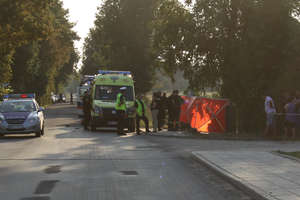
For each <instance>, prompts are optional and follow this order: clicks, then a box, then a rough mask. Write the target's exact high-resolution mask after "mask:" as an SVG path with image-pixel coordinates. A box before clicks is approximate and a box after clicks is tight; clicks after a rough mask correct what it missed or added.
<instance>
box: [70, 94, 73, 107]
mask: <svg viewBox="0 0 300 200" xmlns="http://www.w3.org/2000/svg"><path fill="white" fill-rule="evenodd" d="M70 104H73V93H72V92H71V94H70Z"/></svg>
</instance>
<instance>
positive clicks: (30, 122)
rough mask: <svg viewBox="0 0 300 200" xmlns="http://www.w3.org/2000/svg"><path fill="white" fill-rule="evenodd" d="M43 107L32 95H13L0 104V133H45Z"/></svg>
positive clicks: (38, 134)
mask: <svg viewBox="0 0 300 200" xmlns="http://www.w3.org/2000/svg"><path fill="white" fill-rule="evenodd" d="M43 111H44V108H43V107H39V105H38V103H37V102H36V100H35V99H34V96H32V95H14V96H13V97H12V98H11V97H8V98H7V99H6V100H4V101H3V102H2V103H1V104H0V135H2V136H3V135H8V134H30V133H35V135H36V137H41V136H42V135H44V133H45V129H44V126H45V118H44V113H43Z"/></svg>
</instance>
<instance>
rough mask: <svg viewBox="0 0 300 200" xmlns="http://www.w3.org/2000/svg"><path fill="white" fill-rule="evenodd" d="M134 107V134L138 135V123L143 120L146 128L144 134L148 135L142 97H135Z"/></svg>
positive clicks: (147, 123)
mask: <svg viewBox="0 0 300 200" xmlns="http://www.w3.org/2000/svg"><path fill="white" fill-rule="evenodd" d="M135 107H136V134H138V135H140V132H141V130H140V121H141V120H143V121H144V124H145V126H146V133H150V130H149V120H148V118H147V117H146V104H145V103H144V101H143V100H142V95H139V96H137V99H136V100H135Z"/></svg>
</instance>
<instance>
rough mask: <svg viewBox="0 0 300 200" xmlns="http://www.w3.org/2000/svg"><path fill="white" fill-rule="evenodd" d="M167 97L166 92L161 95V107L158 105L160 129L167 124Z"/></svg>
mask: <svg viewBox="0 0 300 200" xmlns="http://www.w3.org/2000/svg"><path fill="white" fill-rule="evenodd" d="M167 100H168V99H167V97H166V93H163V95H160V100H159V107H158V130H159V131H160V130H162V129H163V127H164V125H165V119H166V108H167Z"/></svg>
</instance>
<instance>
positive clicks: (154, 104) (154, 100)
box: [151, 93, 159, 133]
mask: <svg viewBox="0 0 300 200" xmlns="http://www.w3.org/2000/svg"><path fill="white" fill-rule="evenodd" d="M158 103H159V102H158V98H157V93H153V96H152V102H151V113H152V124H153V132H154V133H156V132H157V130H158Z"/></svg>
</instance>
